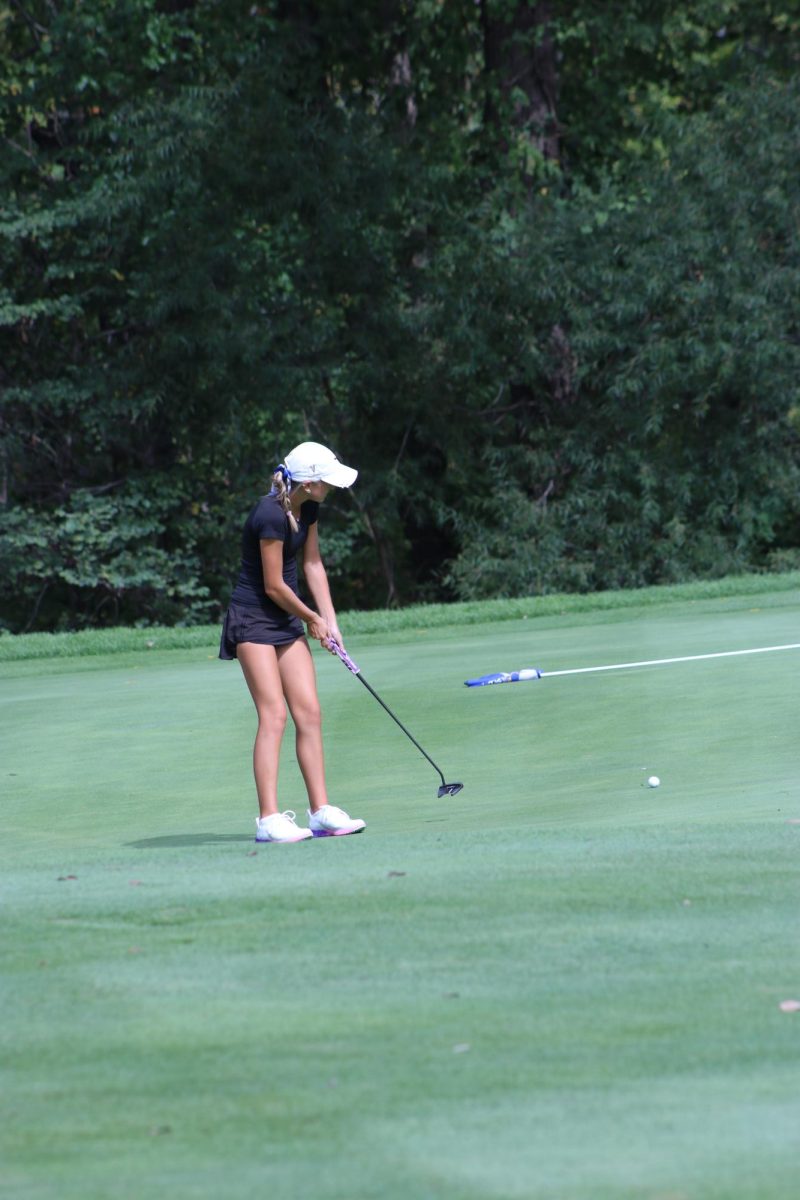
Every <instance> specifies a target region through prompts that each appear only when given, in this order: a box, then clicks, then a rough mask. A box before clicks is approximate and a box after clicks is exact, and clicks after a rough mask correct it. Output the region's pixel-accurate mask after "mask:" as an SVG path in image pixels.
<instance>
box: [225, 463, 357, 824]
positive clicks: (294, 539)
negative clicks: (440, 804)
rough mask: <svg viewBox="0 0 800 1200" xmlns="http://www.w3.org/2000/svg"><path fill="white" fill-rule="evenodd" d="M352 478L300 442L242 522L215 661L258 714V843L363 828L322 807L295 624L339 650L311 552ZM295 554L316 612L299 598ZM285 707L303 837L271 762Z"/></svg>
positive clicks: (305, 659) (301, 643)
mask: <svg viewBox="0 0 800 1200" xmlns="http://www.w3.org/2000/svg"><path fill="white" fill-rule="evenodd" d="M357 475H358V472H357V471H354V470H353V468H352V467H346V466H345V465H344V464H343V463H340V462H339V460H338V459H337V458H336V455H335V454H334V453H333V451H332V450H329V449H328V448H327V447H326V446H321V445H320V444H319V443H318V442H303V443H302V444H301V445H300V446H295V448H294V450H292V452H291V454H288V455H287V456H286V461H285V462H284V463H281V464H280V466H278V467H276V469H275V473H274V475H273V477H272V490H271V491H270V493H269V495H268V496H262V498H261V499H260V500H259V501H258V503H257V504H256V506H255V507H254V508H253V510H252V511H251V513H250V515H249V516H248V518H247V520H246V522H245V526H244V533H243V535H242V565H241V570H240V572H239V579H238V581H237V584H236V587H235V588H234V590H233V593H232V595H231V602H230V605H229V607H228V611H227V613H226V615H225V622H224V625H223V628H222V638H221V642H220V650H219V656H220V658H225V659H233V658H238V660H239V663H240V664H241V668H242V671H243V673H244V677H245V680H246V681H247V686H248V687H249V689H250V694H251V696H252V697H253V702H254V703H255V706H256V711H257V713H258V731H257V733H256V741H255V746H254V748H253V771H254V774H255V779H256V790H257V792H258V803H259V808H260V810H261V815H260V817H259V818H258V819H257V821H256V841H257V842H299V841H303V840H305V839H306V838H311V837H336V836H342V835H343V834H348V833H360V832H361V830H362V829H363V828H364V822H363V821H360V820H353V819H352V818H350V817H349V816H348V815H347V813H346V812H343V811H342V809H341V808H336V807H335V806H334V805H332V804H329V803H328V794H327V791H326V788H325V766H324V761H323V752H322V722H321V718H320V707H319V700H318V698H317V681H316V674H315V671H314V663H313V660H312V658H311V651H310V649H309V646H308V642H307V641H306V638H305V637H304V635H303V626H302V622H303V621H305V623H306V625H307V626H308V634H309V637H312V638H316V639H317V641H319V642H321V643H322V645H323V646H325V648H326V649H330V643H331V642H336V643H337V644H338V645H340V646H341V645H342V635H341V633H340V632H339V627H338V625H337V624H336V613H335V612H334V608H333V601H332V600H331V593H330V588H329V587H328V577H327V575H326V574H325V567H324V566H323V563H322V558H321V557H320V552H319V537H318V534H317V514H318V512H319V506H320V504H321V503H322V501H323V500H324V499H325V497H326V496H327V494H328V492H329V491H330V489H331V488H332V487H350V486H351V484H353V483H354V482H355V479H356V476H357ZM300 550H302V555H303V572H304V574H305V579H306V583H307V585H308V588H309V591H310V592H311V595H312V597H313V601H314V604H315V605H316V611H315V609H312V608H309V607H308V606H307V605H306V604H304V603H303V601H302V600H301V599H300V596H299V594H298V587H297V559H296V555H297V553H298V551H300ZM331 653H334V651H333V650H331ZM287 704H288V706H289V711H290V712H291V714H292V720H293V721H294V726H295V733H296V742H295V746H296V752H297V761H298V763H299V764H300V770H301V772H302V774H303V780H304V782H305V785H306V790H307V792H308V805H309V813H308V828H307V829H301V828H300V827H298V826H297V825H296V824H295V814H294V813H293V812H291V811H289V812H279V810H278V760H279V756H280V748H281V739H282V738H283V731H284V728H285V725H286V706H287Z"/></svg>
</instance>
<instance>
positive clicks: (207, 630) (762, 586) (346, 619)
mask: <svg viewBox="0 0 800 1200" xmlns="http://www.w3.org/2000/svg"><path fill="white" fill-rule="evenodd" d="M795 588H798V589H800V571H788V572H785V573H781V574H775V575H733V576H727V577H726V578H724V579H709V580H698V581H695V582H693V583H680V584H665V585H661V586H658V587H646V588H629V589H626V590H624V591H607V592H589V593H586V594H575V593H570V594H558V595H556V594H554V595H545V596H520V597H518V598H516V599H503V600H479V601H467V602H462V603H455V604H418V605H413V606H410V607H408V608H399V609H378V610H373V611H370V612H348V613H344V614H340V624H341V625H342V628H343V629H344V630H346V632H347V635H348V636H354V635H358V634H370V633H396V632H400V631H402V630H405V629H434V628H441V627H443V626H447V625H477V624H481V623H483V622H489V621H511V620H518V619H520V618H522V617H527V618H529V619H536V618H537V617H551V616H560V615H563V614H569V613H588V612H603V611H609V610H613V609H629V608H647V607H651V606H653V607H654V606H660V605H664V604H671V603H684V602H686V601H691V600H715V599H726V598H732V597H735V596H756V595H763V594H765V593H767V592H784V591H791V590H793V589H795ZM219 633H220V627H219V625H192V626H173V627H166V626H148V627H146V628H129V627H123V628H114V629H85V630H81V631H79V632H76V633H27V634H8V633H5V634H0V662H18V661H20V660H22V659H33V658H72V657H80V656H84V655H93V654H117V653H119V654H121V653H130V652H131V651H137V650H141V651H143V652H145V653H146V652H147V651H148V650H152V649H154V648H158V649H159V650H184V649H191V648H193V647H196V646H203V647H216V645H217V644H218V641H219Z"/></svg>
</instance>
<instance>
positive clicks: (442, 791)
mask: <svg viewBox="0 0 800 1200" xmlns="http://www.w3.org/2000/svg"><path fill="white" fill-rule="evenodd" d="M328 645H329V647H330V649H331V650H333V652H334V653H335V654H336V655H338V657H339V658H340V659H341V660H342V662H343V663H344V665H345V666H346V667H347V669H348V671H350V672H351V673H352V674H353V675H355V676H357V677H358V678H359V679H360V680H361V682H362V683H363V685H364V687H365V688H366V689H367V691H368V692H369V693H370V694H371V695H372V696H374V697H375V699H376V700H377V701H378V704H380V706H381V708H384V709H385V710H386V712H387V713H388V714H389V716H390V717H391V718H392V720H393V721H394V722H396V724H398V725H399V726H400V728H401V729H402V731H403V733H404V734H405V735H406V737H407V738H409V740H410V741H412V742H413V743H414V745H415V746H416V747H417V749H418V750H419V752H420V754H422V755H423V757H425V758H427V760H428V762H429V763H430V764H431V766H432V767H433V768H434V770H435V771H436V774H437V775H438V776H439V778H440V779H441V781H442V786H441V787H440V788H439V791H438V792H437V793H436V794H437V796H440V797H441V796H455V795H457V794H458V793H459V792H460V791H461V789H462V788H463V786H464V785H463V783H445V778H444V775H443V774H442V772H441V771H440V770H439V768H438V767H437V766H436V763H435V762H434V761H433V759H432V758H431V756H430V754H426V752H425V751H424V750H423V749H422V746H420V744H419V742H418V741H417V739H416V738H415V737H412V735H411V734H410V733H409V732H408V730H407V729H406V727H405V725H404V724H403V722H402V721H401V720H399V719H398V718H397V717H396V716H395V715H394V713H393V712H392V710H391V709H390V708H389V706H388V704H384V702H383V700H381V698H380V696H379V695H378V693H377V692H376V691H375V689H374V688H372V687H370V685H369V684H368V683H367V681H366V679H365V678H364V676H363V675H362V674H361V668H360V667H357V666H356V664H355V663H354V662H353V660H352V658H351V657H350V655H349V654H347V652H346V651H344V650H343V649H342V647H341V646H339V645H337V644H336V642H329V643H328Z"/></svg>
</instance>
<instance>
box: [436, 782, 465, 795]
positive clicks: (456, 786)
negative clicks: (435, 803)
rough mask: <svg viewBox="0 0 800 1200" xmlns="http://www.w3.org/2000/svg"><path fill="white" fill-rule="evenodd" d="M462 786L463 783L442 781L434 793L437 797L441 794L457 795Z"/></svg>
mask: <svg viewBox="0 0 800 1200" xmlns="http://www.w3.org/2000/svg"><path fill="white" fill-rule="evenodd" d="M463 786H464V785H463V783H443V784H442V786H441V787H440V788H439V791H438V792H437V793H436V794H437V795H438V796H439V798H441V797H442V796H457V795H458V793H459V792H460V791H461V789H462V788H463Z"/></svg>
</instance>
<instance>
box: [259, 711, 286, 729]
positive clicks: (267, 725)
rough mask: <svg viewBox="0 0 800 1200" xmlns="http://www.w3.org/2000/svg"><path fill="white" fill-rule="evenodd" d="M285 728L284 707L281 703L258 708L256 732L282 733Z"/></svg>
mask: <svg viewBox="0 0 800 1200" xmlns="http://www.w3.org/2000/svg"><path fill="white" fill-rule="evenodd" d="M285 728H286V709H285V708H284V707H283V706H282V705H274V706H270V705H267V706H264V707H263V708H259V710H258V732H259V733H263V734H273V735H274V734H276V733H283V731H284V729H285Z"/></svg>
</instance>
